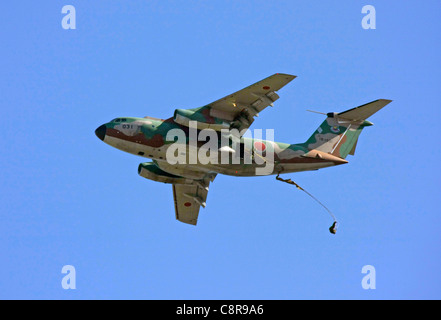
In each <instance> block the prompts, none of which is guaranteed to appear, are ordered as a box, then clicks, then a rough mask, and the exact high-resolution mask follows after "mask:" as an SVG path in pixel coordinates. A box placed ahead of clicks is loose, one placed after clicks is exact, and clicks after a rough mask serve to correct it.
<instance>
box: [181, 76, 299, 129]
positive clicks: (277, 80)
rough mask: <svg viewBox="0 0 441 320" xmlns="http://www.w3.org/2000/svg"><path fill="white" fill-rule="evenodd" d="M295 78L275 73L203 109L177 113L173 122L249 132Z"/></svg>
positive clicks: (182, 110) (201, 127) (199, 127)
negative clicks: (258, 118) (193, 122)
mask: <svg viewBox="0 0 441 320" xmlns="http://www.w3.org/2000/svg"><path fill="white" fill-rule="evenodd" d="M295 78H296V76H293V75H289V74H283V73H276V74H274V75H272V76H270V77H268V78H265V79H263V80H261V81H259V82H256V83H255V84H252V85H250V86H248V87H246V88H244V89H242V90H239V91H237V92H235V93H233V94H230V95H228V96H226V97H223V98H222V99H219V100H216V101H214V102H212V103H210V104H207V105H206V106H204V107H202V108H196V109H188V110H185V109H177V110H176V111H175V114H174V121H175V122H177V123H179V124H181V125H185V126H188V125H189V122H190V121H197V122H198V129H204V128H212V129H215V130H220V129H232V128H236V129H238V130H239V131H242V130H243V129H248V128H249V127H250V125H251V124H252V123H253V122H254V117H256V116H258V115H259V113H260V112H261V111H262V110H264V109H265V108H266V107H268V106H270V105H271V106H272V105H273V102H274V101H276V100H277V99H279V95H278V94H277V93H276V91H278V90H280V89H281V88H283V87H284V86H285V85H287V84H288V83H289V82H291V81H292V80H293V79H295Z"/></svg>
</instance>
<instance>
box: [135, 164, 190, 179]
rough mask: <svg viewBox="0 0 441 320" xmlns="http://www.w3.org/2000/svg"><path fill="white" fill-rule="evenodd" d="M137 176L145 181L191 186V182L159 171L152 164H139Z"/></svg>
mask: <svg viewBox="0 0 441 320" xmlns="http://www.w3.org/2000/svg"><path fill="white" fill-rule="evenodd" d="M138 174H139V175H140V176H141V177H143V178H146V179H150V180H153V181H158V182H163V183H172V184H192V183H193V180H191V179H187V178H183V177H179V176H175V175H173V174H170V173H167V172H165V171H163V170H161V169H159V168H158V167H157V166H156V165H155V164H154V163H153V162H144V163H140V164H139V166H138Z"/></svg>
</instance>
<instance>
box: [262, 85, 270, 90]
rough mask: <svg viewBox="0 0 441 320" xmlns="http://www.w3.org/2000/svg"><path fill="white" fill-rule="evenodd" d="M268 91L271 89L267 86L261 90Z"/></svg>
mask: <svg viewBox="0 0 441 320" xmlns="http://www.w3.org/2000/svg"><path fill="white" fill-rule="evenodd" d="M269 89H271V87H268V86H264V87H263V90H269Z"/></svg>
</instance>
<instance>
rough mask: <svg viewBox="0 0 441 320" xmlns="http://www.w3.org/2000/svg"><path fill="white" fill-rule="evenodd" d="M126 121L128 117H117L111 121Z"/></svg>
mask: <svg viewBox="0 0 441 320" xmlns="http://www.w3.org/2000/svg"><path fill="white" fill-rule="evenodd" d="M125 121H127V119H126V118H115V119H113V120H112V121H111V122H125Z"/></svg>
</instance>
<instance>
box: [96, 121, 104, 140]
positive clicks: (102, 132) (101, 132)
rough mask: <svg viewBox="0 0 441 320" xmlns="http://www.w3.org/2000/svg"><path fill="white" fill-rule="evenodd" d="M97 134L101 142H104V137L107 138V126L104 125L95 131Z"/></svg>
mask: <svg viewBox="0 0 441 320" xmlns="http://www.w3.org/2000/svg"><path fill="white" fill-rule="evenodd" d="M95 134H96V136H97V137H98V138H100V140H104V137H105V136H106V125H105V124H103V125H102V126H99V127H98V128H97V129H96V130H95Z"/></svg>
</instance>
